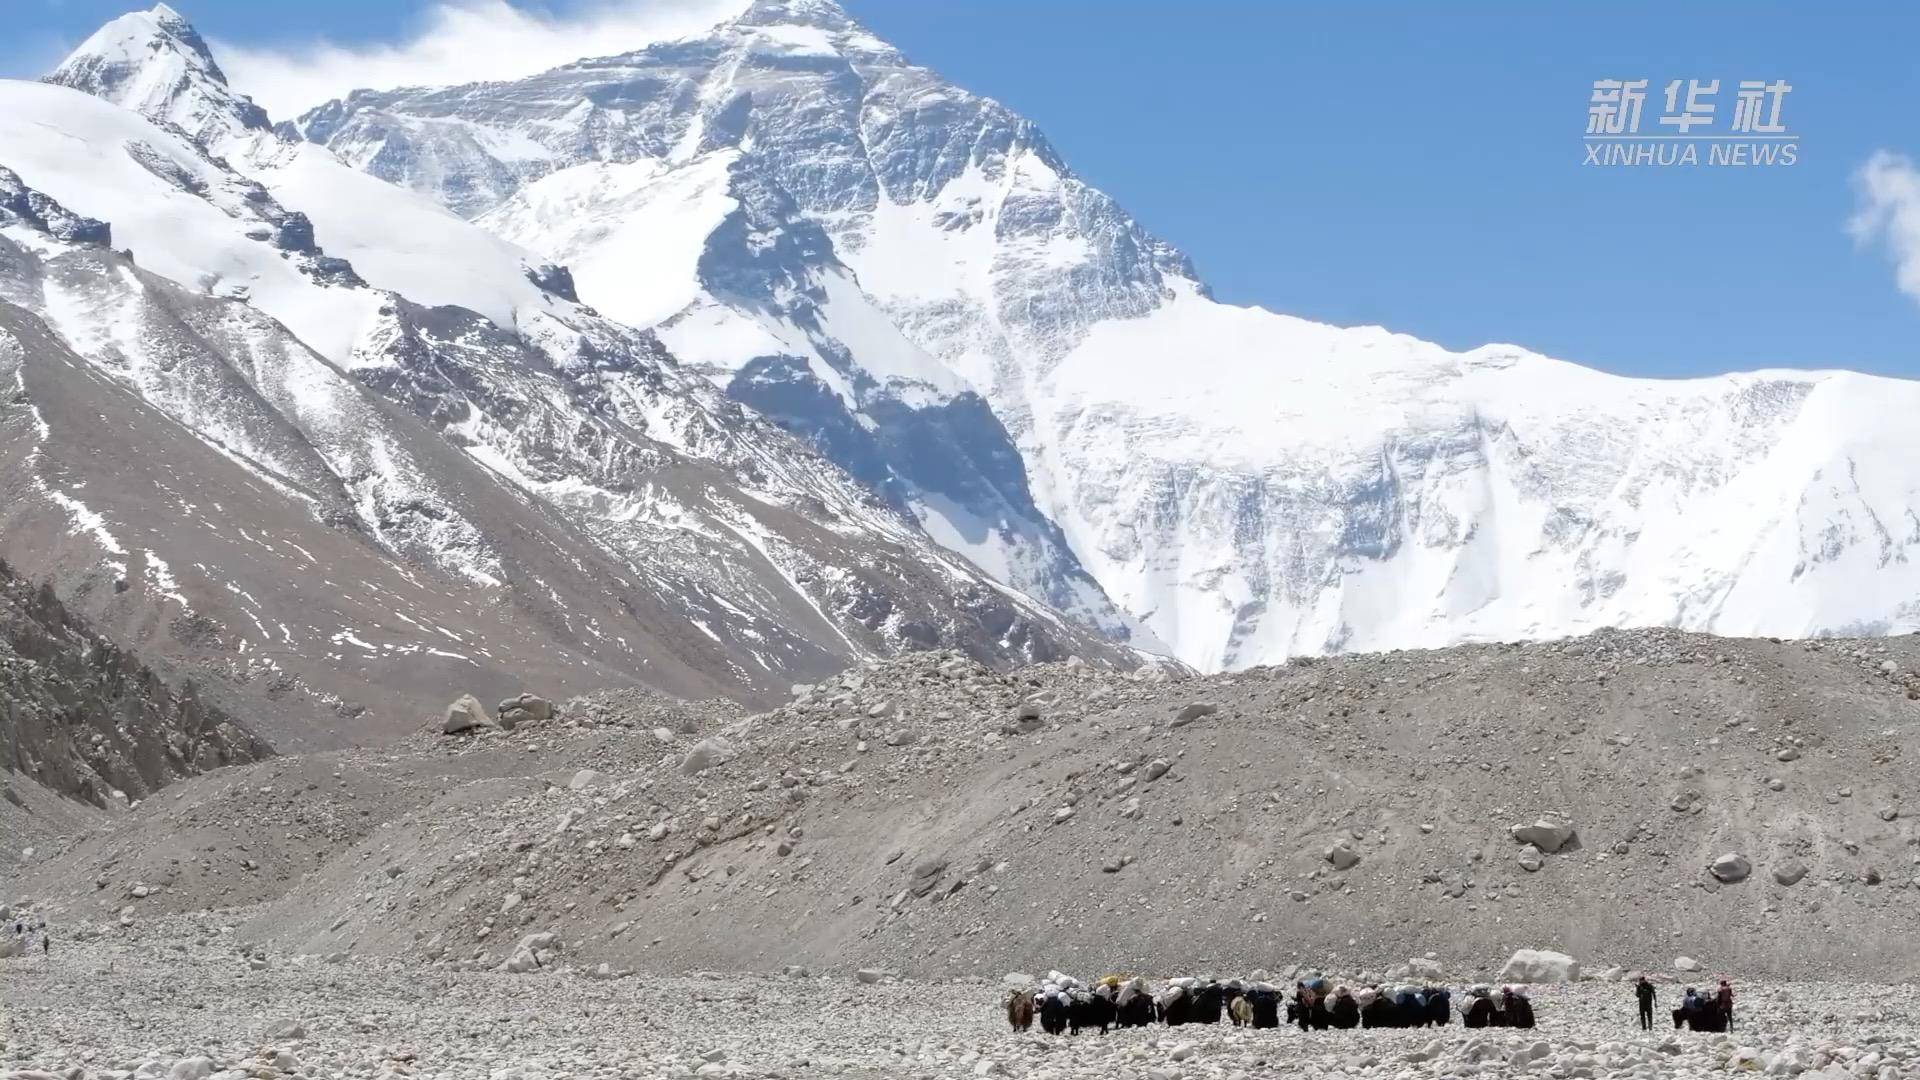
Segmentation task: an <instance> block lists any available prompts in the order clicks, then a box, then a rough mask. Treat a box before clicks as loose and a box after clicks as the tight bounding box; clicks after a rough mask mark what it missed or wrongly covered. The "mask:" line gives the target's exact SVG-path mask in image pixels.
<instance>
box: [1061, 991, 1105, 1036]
mask: <svg viewBox="0 0 1920 1080" xmlns="http://www.w3.org/2000/svg"><path fill="white" fill-rule="evenodd" d="M1113 1019H1114V1017H1113V1002H1112V1001H1110V1000H1108V998H1107V997H1106V995H1105V994H1100V993H1092V994H1089V993H1087V992H1085V991H1082V990H1076V991H1074V992H1073V995H1072V1000H1071V1004H1069V1005H1068V1007H1067V1032H1068V1034H1071V1035H1078V1034H1080V1029H1081V1028H1096V1027H1097V1028H1099V1029H1100V1034H1102V1035H1105V1034H1106V1033H1107V1028H1109V1027H1111V1026H1112V1025H1113Z"/></svg>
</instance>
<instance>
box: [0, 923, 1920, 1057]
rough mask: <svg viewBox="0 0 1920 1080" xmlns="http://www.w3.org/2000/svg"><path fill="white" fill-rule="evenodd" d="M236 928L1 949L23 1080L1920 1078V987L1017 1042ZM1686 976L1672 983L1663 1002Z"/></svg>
mask: <svg viewBox="0 0 1920 1080" xmlns="http://www.w3.org/2000/svg"><path fill="white" fill-rule="evenodd" d="M237 936H238V932H237V930H235V928H234V927H233V925H232V923H230V922H226V921H224V920H223V919H222V918H219V917H207V916H169V917H159V918H155V919H152V920H149V922H148V924H147V925H146V926H145V927H144V928H143V930H142V932H141V933H140V934H139V935H137V936H136V937H134V938H133V939H131V940H111V941H95V942H80V943H75V942H68V941H60V942H58V944H57V945H56V949H55V952H54V954H53V955H51V956H48V957H41V956H37V955H36V956H31V957H27V958H14V959H8V960H0V980H4V985H5V999H6V1009H5V1019H4V1038H5V1043H4V1047H0V1070H5V1069H12V1070H15V1071H12V1072H0V1076H5V1077H7V1078H8V1080H23V1078H27V1077H31V1078H33V1080H47V1077H49V1076H54V1077H62V1078H67V1080H80V1078H86V1080H103V1078H109V1077H111V1078H126V1077H134V1078H139V1080H148V1078H153V1080H162V1078H165V1080H203V1078H206V1077H210V1076H211V1077H218V1078H222V1080H243V1078H246V1080H277V1078H280V1077H289V1078H293V1077H313V1078H316V1080H320V1078H346V1077H383V1078H389V1080H399V1078H402V1077H406V1078H414V1080H521V1078H526V1080H535V1078H556V1080H557V1078H560V1077H580V1078H588V1077H593V1078H607V1080H614V1078H620V1080H628V1078H633V1080H638V1078H647V1077H695V1076H750V1077H792V1078H803V1077H827V1076H832V1077H848V1078H860V1080H865V1078H873V1080H878V1078H881V1077H886V1078H906V1077H924V1078H936V1077H939V1078H946V1077H954V1078H959V1077H979V1076H1007V1077H1036V1078H1037V1077H1058V1078H1062V1080H1065V1078H1074V1077H1086V1078H1094V1077H1098V1078H1101V1080H1115V1078H1152V1080H1167V1078H1173V1077H1186V1078H1199V1077H1210V1078H1228V1077H1248V1078H1258V1077H1276V1078H1277V1077H1290V1076H1301V1075H1307V1076H1319V1077H1352V1078H1355V1080H1359V1078H1375V1077H1377V1078H1382V1080H1385V1078H1393V1080H1419V1078H1425V1077H1461V1076H1483V1077H1504V1076H1535V1077H1554V1078H1583V1077H1592V1078H1599V1077H1646V1078H1652V1077H1695V1076H1717V1075H1722V1074H1724V1073H1727V1072H1730V1071H1735V1072H1737V1071H1744V1070H1764V1071H1765V1072H1767V1073H1769V1074H1772V1075H1796V1074H1797V1075H1802V1076H1808V1077H1820V1078H1833V1080H1839V1078H1843V1077H1844V1078H1848V1080H1899V1078H1911V1077H1914V1076H1920V990H1916V988H1914V987H1912V986H1905V987H1889V986H1871V985H1861V984H1815V983H1768V984H1759V983H1755V984H1742V985H1741V987H1740V990H1741V997H1740V1010H1739V1013H1738V1018H1739V1019H1738V1026H1737V1028H1736V1030H1735V1031H1734V1032H1732V1033H1730V1034H1728V1035H1703V1034H1695V1033H1692V1032H1676V1031H1674V1030H1672V1029H1671V1028H1670V1027H1668V1028H1663V1029H1659V1030H1655V1031H1654V1032H1652V1033H1651V1034H1643V1033H1641V1032H1640V1031H1639V1030H1638V1029H1637V1027H1636V1025H1635V1023H1634V1019H1633V1003H1632V997H1631V992H1630V990H1629V988H1628V987H1627V986H1626V985H1624V984H1620V983H1601V982H1586V983H1580V984H1576V985H1572V986H1548V987H1539V988H1536V989H1535V991H1534V1000H1535V1003H1536V1011H1537V1013H1538V1017H1539V1023H1540V1026H1539V1027H1538V1028H1537V1029H1535V1030H1533V1031H1531V1032H1504V1031H1485V1030H1483V1031H1479V1032H1469V1031H1466V1030H1465V1029H1463V1028H1461V1027H1459V1026H1458V1024H1457V1023H1456V1024H1455V1025H1454V1026H1451V1027H1448V1028H1444V1029H1435V1030H1425V1031H1365V1030H1360V1031H1348V1032H1337V1031H1328V1032H1312V1033H1303V1032H1300V1031H1298V1030H1297V1029H1294V1028H1282V1029H1279V1030H1263V1031H1253V1030H1246V1031H1240V1030H1236V1029H1234V1028H1232V1027H1230V1026H1228V1025H1226V1024H1224V1023H1223V1024H1219V1025H1213V1026H1197V1025H1196V1026H1187V1027H1182V1028H1175V1029H1168V1028H1163V1027H1154V1028H1149V1029H1144V1030H1132V1031H1116V1032H1114V1033H1112V1034H1109V1035H1107V1036H1104V1037H1103V1036H1100V1035H1098V1034H1088V1035H1082V1036H1079V1037H1077V1038H1056V1037H1050V1036H1046V1035H1043V1034H1040V1033H1039V1032H1038V1029H1037V1028H1036V1029H1035V1031H1034V1032H1032V1033H1028V1034H1022V1035H1016V1034H1013V1033H1011V1032H1010V1031H1009V1030H1008V1028H1007V1025H1006V1022H1005V1020H1004V1019H1003V1014H1002V1012H1001V1009H1000V1003H1001V1001H1002V996H1001V995H1002V990H1001V989H1000V987H999V986H998V984H997V980H995V981H988V980H977V979H970V980H958V981H941V982H935V981H891V980H888V981H883V982H881V983H877V984H872V985H869V984H865V983H862V982H861V981H859V980H857V979H854V978H848V977H845V976H813V975H786V976H780V975H744V974H743V975H708V974H685V975H673V976H648V977H628V978H615V979H599V978H594V977H591V973H590V972H587V971H584V970H581V969H578V968H571V967H569V966H568V965H566V964H564V963H562V964H557V965H555V966H553V967H552V968H549V969H544V970H541V971H539V972H537V973H533V974H526V975H516V974H509V973H504V972H499V971H474V970H453V969H448V968H422V967H421V966H420V965H418V964H417V963H416V962H413V961H410V960H408V959H405V958H393V957H382V958H371V957H345V956H343V957H335V958H333V959H332V960H329V959H327V958H324V957H320V956H313V955H306V956H298V955H287V956H283V955H265V956H262V955H259V954H250V953H248V952H246V951H244V950H242V949H241V948H239V947H237V946H236V944H235V941H236V938H237ZM1673 994H1674V989H1673V988H1672V987H1671V986H1667V987H1663V998H1665V997H1671V996H1673Z"/></svg>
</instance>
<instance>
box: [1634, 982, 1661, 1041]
mask: <svg viewBox="0 0 1920 1080" xmlns="http://www.w3.org/2000/svg"><path fill="white" fill-rule="evenodd" d="M1657 993H1658V991H1656V990H1655V989H1654V988H1653V980H1651V979H1649V978H1647V977H1646V976H1645V975H1642V976H1640V981H1638V982H1636V983H1634V984H1633V996H1634V997H1636V998H1638V999H1640V1030H1641V1031H1652V1030H1653V999H1654V995H1655V994H1657Z"/></svg>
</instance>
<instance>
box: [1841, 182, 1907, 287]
mask: <svg viewBox="0 0 1920 1080" xmlns="http://www.w3.org/2000/svg"><path fill="white" fill-rule="evenodd" d="M1853 181H1854V186H1855V187H1856V188H1857V189H1858V190H1859V193H1860V208H1859V209H1858V210H1857V211H1855V213H1854V215H1853V218H1852V219H1851V220H1850V221H1848V222H1847V231H1848V232H1850V233H1852V234H1853V238H1854V239H1855V240H1856V241H1858V242H1859V243H1860V244H1861V245H1862V246H1865V245H1868V244H1872V243H1875V242H1879V243H1881V244H1884V245H1886V249H1887V254H1888V255H1889V256H1890V257H1891V258H1892V259H1893V267H1894V280H1895V282H1896V283H1897V284H1898V285H1899V287H1900V291H1901V292H1903V293H1906V294H1907V295H1908V296H1910V297H1912V298H1913V299H1914V300H1915V301H1920V168H1916V167H1915V166H1914V163H1913V159H1912V158H1909V157H1907V156H1906V155H1904V154H1895V153H1890V152H1888V151H1886V150H1880V151H1876V152H1875V153H1874V155H1873V156H1872V157H1870V158H1868V159H1867V163H1866V164H1865V165H1862V166H1860V170H1859V171H1858V172H1856V173H1854V175H1853Z"/></svg>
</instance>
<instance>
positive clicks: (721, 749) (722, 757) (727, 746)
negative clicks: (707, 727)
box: [680, 735, 734, 776]
mask: <svg viewBox="0 0 1920 1080" xmlns="http://www.w3.org/2000/svg"><path fill="white" fill-rule="evenodd" d="M733 755H734V748H733V744H732V743H730V742H728V741H727V740H725V739H723V738H721V737H719V736H718V735H710V736H708V737H706V738H704V739H701V740H700V741H699V742H697V743H694V744H693V748H692V749H691V750H688V751H687V756H686V757H683V758H681V759H680V771H681V773H683V774H684V775H687V776H697V775H699V774H700V773H703V772H706V771H707V770H708V769H711V768H713V767H714V766H715V765H719V764H722V763H724V762H727V761H730V760H732V759H733Z"/></svg>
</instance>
